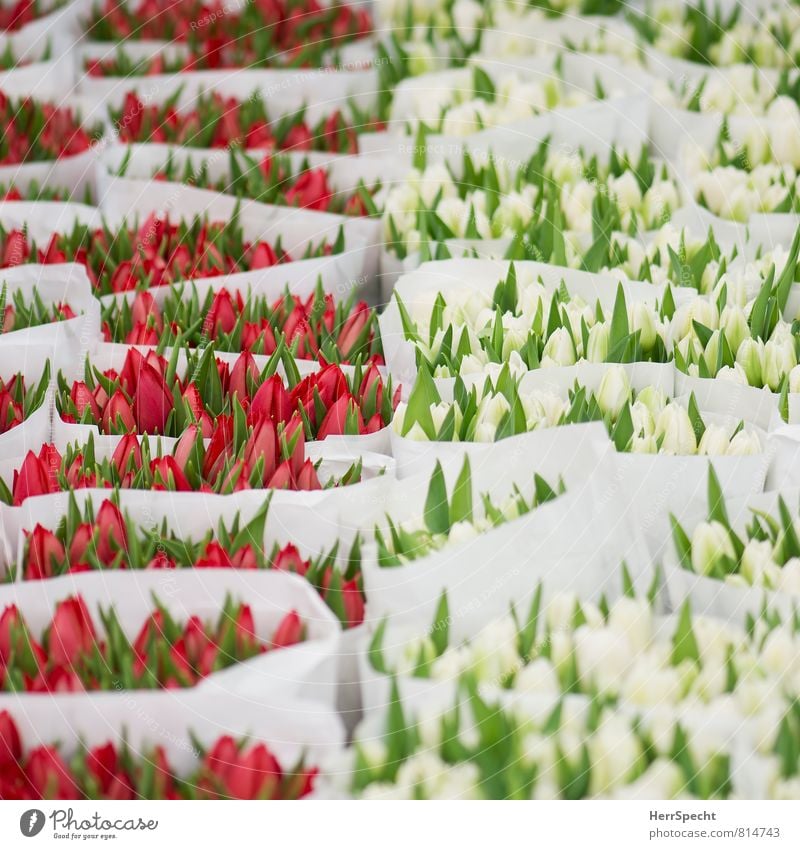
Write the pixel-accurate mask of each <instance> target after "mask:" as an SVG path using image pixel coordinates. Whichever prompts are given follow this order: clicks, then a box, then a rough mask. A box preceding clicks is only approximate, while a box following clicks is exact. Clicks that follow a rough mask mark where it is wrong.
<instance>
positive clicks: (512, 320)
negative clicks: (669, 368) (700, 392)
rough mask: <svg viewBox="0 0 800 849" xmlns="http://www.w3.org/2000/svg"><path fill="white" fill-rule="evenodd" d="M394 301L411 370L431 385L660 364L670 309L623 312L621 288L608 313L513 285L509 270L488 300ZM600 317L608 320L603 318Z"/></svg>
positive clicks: (638, 307)
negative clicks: (550, 370)
mask: <svg viewBox="0 0 800 849" xmlns="http://www.w3.org/2000/svg"><path fill="white" fill-rule="evenodd" d="M395 301H396V303H397V307H398V310H399V313H400V319H401V322H402V327H403V335H404V337H405V339H406V340H407V341H408V342H410V343H411V344H412V345H413V347H414V352H415V357H416V360H417V363H418V364H419V363H425V364H426V365H427V366H428V368H429V369H430V370H431V371H432V372H433V374H434V376H435V377H454V376H456V375H462V376H467V375H481V374H490V375H491V374H493V375H495V376H496V375H497V374H498V373H499V371H500V369H501V368H502V365H503V364H505V363H507V364H508V365H509V367H510V368H511V369H512V370H513V371H514V372H518V373H520V374H521V373H524V372H525V371H528V370H530V369H536V368H539V367H542V368H546V367H549V366H571V365H574V364H575V363H577V362H579V361H581V360H588V361H589V362H595V363H602V362H636V361H649V362H666V361H668V360H669V358H670V353H669V350H668V346H667V341H668V326H669V319H670V318H671V316H672V314H673V311H674V309H675V305H674V302H673V300H672V294H671V292H669V293H668V294H667V296H665V298H664V299H663V301H662V304H661V305H650V304H648V303H646V302H644V301H637V302H636V303H634V304H631V305H630V306H628V305H627V302H626V298H625V294H624V292H623V290H622V287H621V286H620V287H619V289H618V291H617V297H616V300H615V303H614V308H613V311H612V310H609V309H608V308H606V310H605V312H604V310H603V307H602V306H601V304H600V302H599V301H598V302H597V304H596V305H594V306H592V305H591V304H588V303H587V302H586V301H585V300H584V299H583V298H582V297H580V296H578V295H576V296H572V295H570V293H569V292H568V290H567V288H566V286H564V285H563V284H562V286H561V287H560V288H559V289H558V290H556V291H555V292H549V291H548V290H547V289H546V288H545V287H544V285H543V284H542V283H541V282H537V281H535V280H530V281H529V282H523V281H520V280H519V279H518V274H517V271H516V268H515V265H514V263H513V262H512V263H510V265H509V268H508V273H507V274H506V277H505V279H504V280H501V281H499V282H498V284H497V286H496V288H495V290H494V292H493V293H492V294H491V295H490V294H489V293H488V291H478V290H471V289H455V290H454V291H452V292H449V293H448V295H447V298H445V297H444V296H443V294H442V293H441V292H439V293H438V294H437V295H436V299H435V300H434V302H433V305H432V307H428V304H427V303H426V304H424V305H422V306H421V307H412V309H411V311H409V309H407V308H406V306H405V304H404V303H403V301H402V299H401V297H400V295H399V294H397V293H395ZM606 313H607V314H606Z"/></svg>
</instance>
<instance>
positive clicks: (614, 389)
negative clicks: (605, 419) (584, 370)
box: [595, 366, 631, 420]
mask: <svg viewBox="0 0 800 849" xmlns="http://www.w3.org/2000/svg"><path fill="white" fill-rule="evenodd" d="M595 397H596V399H597V403H598V405H599V407H600V409H601V410H602V411H603V414H604V415H606V416H610V417H611V419H612V420H613V419H616V417H617V416H618V415H619V414H620V412H621V411H622V408H623V407H624V406H625V405H626V404H627V403H628V402H629V401H630V399H631V383H630V380H629V379H628V375H627V373H626V371H625V369H624V368H622V366H611V367H610V368H609V369H608V371H607V372H606V373H605V374H604V375H603V378H602V380H601V381H600V386H599V388H598V390H597V394H596V396H595Z"/></svg>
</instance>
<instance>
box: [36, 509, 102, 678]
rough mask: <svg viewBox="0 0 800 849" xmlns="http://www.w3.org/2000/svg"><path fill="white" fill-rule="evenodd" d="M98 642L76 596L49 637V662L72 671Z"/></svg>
mask: <svg viewBox="0 0 800 849" xmlns="http://www.w3.org/2000/svg"><path fill="white" fill-rule="evenodd" d="M106 503H108V502H106ZM96 640H97V636H96V634H95V630H94V625H93V624H92V617H91V615H90V614H89V610H88V608H87V607H86V604H85V603H84V601H83V599H82V598H81V597H80V596H77V597H73V598H68V599H65V600H64V601H62V602H60V603H59V604H58V606H57V607H56V611H55V613H54V614H53V621H52V623H51V625H50V630H49V631H48V634H47V650H48V658H49V660H50V662H51V663H53V664H56V665H62V666H68V667H71V666H72V664H74V663H75V662H76V660H77V659H78V658H79V657H80V656H81V655H83V654H86V653H88V652H91V651H92V649H93V648H94V647H95V643H96Z"/></svg>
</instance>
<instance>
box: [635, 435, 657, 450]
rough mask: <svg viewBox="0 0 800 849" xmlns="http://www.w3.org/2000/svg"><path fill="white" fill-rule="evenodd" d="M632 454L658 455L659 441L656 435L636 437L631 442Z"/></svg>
mask: <svg viewBox="0 0 800 849" xmlns="http://www.w3.org/2000/svg"><path fill="white" fill-rule="evenodd" d="M630 453H631V454H658V441H657V440H656V437H655V434H650V436H634V437H633V439H632V440H631V447H630Z"/></svg>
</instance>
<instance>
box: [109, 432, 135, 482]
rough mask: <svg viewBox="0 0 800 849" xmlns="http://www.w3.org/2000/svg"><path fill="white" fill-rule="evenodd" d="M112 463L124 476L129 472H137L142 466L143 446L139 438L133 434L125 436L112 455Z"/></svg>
mask: <svg viewBox="0 0 800 849" xmlns="http://www.w3.org/2000/svg"><path fill="white" fill-rule="evenodd" d="M111 465H112V466H114V467H115V468H116V469H117V471H118V472H119V474H120V476H124V475H125V474H126V473H128V472H131V471H132V472H137V471H139V469H141V467H142V448H141V446H140V445H139V440H138V439H137V438H136V436H134V435H133V434H128V435H126V436H123V437H122V438H121V439H120V441H119V443H118V444H117V447H116V448H115V449H114V453H113V454H112V455H111Z"/></svg>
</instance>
